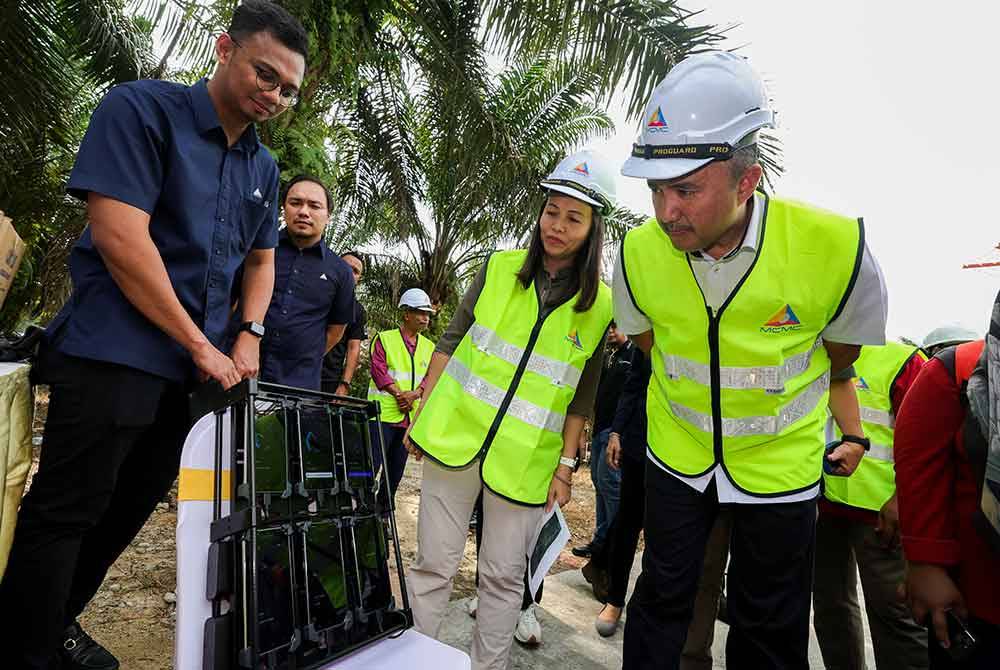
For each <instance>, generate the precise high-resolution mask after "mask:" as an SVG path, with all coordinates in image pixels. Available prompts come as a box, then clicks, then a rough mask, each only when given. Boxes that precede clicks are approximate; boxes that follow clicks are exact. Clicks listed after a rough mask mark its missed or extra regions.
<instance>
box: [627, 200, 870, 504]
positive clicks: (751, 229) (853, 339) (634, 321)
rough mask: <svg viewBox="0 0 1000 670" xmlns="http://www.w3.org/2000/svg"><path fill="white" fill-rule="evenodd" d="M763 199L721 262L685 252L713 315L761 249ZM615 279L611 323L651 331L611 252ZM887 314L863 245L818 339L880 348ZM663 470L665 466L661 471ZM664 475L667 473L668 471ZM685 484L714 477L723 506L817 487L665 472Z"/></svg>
mask: <svg viewBox="0 0 1000 670" xmlns="http://www.w3.org/2000/svg"><path fill="white" fill-rule="evenodd" d="M764 202H765V201H764V195H763V194H761V193H755V194H754V200H753V211H752V212H751V214H750V223H749V225H748V226H747V230H746V234H745V235H744V237H743V242H742V243H741V244H740V246H739V247H738V248H737V249H734V250H733V251H731V252H730V253H728V254H726V255H725V256H723V257H722V258H719V259H714V258H712V257H711V256H709V255H708V254H705V253H703V252H695V253H691V254H688V256H689V257H690V259H691V270H692V271H693V272H694V277H695V280H696V281H697V282H698V286H699V287H701V291H702V293H703V294H704V295H705V303H706V304H707V305H708V307H709V308H710V309H711V310H712V312H713V313H715V312H717V311H718V309H719V308H720V307H721V306H722V304H723V303H724V302H725V301H726V300H727V299H728V298H729V295H730V294H731V293H732V292H733V289H734V288H736V285H737V283H739V281H740V279H741V278H742V277H743V275H745V274H746V272H747V270H748V269H749V268H750V265H751V263H753V260H754V258H755V257H756V255H757V249H758V248H759V247H760V240H759V237H760V233H761V215H762V212H763V211H764ZM615 259H616V260H615V276H614V283H613V286H612V291H613V294H614V302H615V322H616V324H617V325H618V328H619V329H620V330H621V331H623V332H624V333H626V334H627V335H637V334H639V333H645V332H646V331H649V330H652V328H653V325H652V322H650V320H649V318H648V317H646V315H645V314H643V313H642V312H640V311H639V308H638V307H636V305H635V303H633V302H632V296H631V294H630V293H629V290H628V287H627V285H626V283H625V280H624V275H623V271H622V263H621V254H615ZM887 316H888V296H887V295H886V290H885V278H884V277H883V276H882V269H881V268H880V267H879V265H878V262H877V261H876V260H875V257H874V256H872V253H871V251H870V250H869V249H868V244H867V243H866V244H865V250H864V255H863V257H862V259H861V269H860V271H859V272H858V277H857V280H856V281H855V283H854V287H853V288H852V289H851V294H850V296H848V298H847V302H846V303H845V305H844V309H843V310H842V311H841V313H840V315H839V316H838V317H837V318H836V319H835V320H834V321H833V322H832V323H830V324H829V325H828V326H827V327H826V329H825V330H823V333H822V336H823V339H824V340H827V341H829V342H837V343H839V344H857V345H880V344H885V323H886V318H887ZM647 454H649V458H650V460H651V461H652V462H653V463H655V464H656V465H657V466H658V467H660V468H663V466H662V465H661V464H660V462H659V461H657V460H656V459H655V458H653V457H652V455H651V452H648V451H647ZM663 469H664V470H666V468H663ZM667 472H669V470H667ZM670 474H672V475H673V476H674V477H677V478H678V479H680V480H681V481H683V482H684V483H686V484H688V485H689V486H691V487H693V488H695V489H697V490H698V491H704V490H705V489H706V488H707V487H708V485H709V483H710V482H711V481H712V478H713V477H714V478H715V483H716V489H717V491H718V494H719V502H723V503H781V502H798V501H800V500H809V499H811V498H815V497H816V496H817V495H818V494H819V484H817V485H816V486H814V487H811V488H809V489H808V490H806V491H801V492H799V493H793V494H791V495H787V496H778V497H772V498H760V497H757V496H752V495H749V494H747V493H743V492H742V491H740V490H738V489H737V488H736V486H735V485H734V484H733V482H732V481H731V480H730V479H729V476H728V475H726V472H725V470H723V469H722V464H721V463H720V464H718V465H716V466H715V467H714V468H713V469H712V470H710V471H709V472H708V473H706V474H704V475H702V476H701V477H684V476H681V475H678V474H676V473H672V472H671V473H670Z"/></svg>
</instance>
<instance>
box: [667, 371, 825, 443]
mask: <svg viewBox="0 0 1000 670" xmlns="http://www.w3.org/2000/svg"><path fill="white" fill-rule="evenodd" d="M829 388H830V373H829V372H828V373H826V374H824V375H823V376H822V377H820V378H819V379H817V380H816V381H814V382H813V383H812V384H810V385H809V386H808V388H806V390H805V391H804V392H802V393H800V394H799V395H797V396H795V398H794V399H793V400H791V401H790V402H788V403H787V404H785V405H782V406H781V408H780V409H779V410H778V414H777V415H774V416H747V417H743V418H742V419H723V420H722V435H723V437H743V436H746V435H777V434H778V433H780V432H781V431H783V430H785V429H786V428H788V427H789V426H791V425H792V424H793V423H795V422H796V421H800V420H801V419H803V418H805V417H807V416H809V414H810V413H811V412H813V411H815V409H816V408H817V407H818V406H819V403H820V401H821V400H823V399H825V398H826V393H827V390H829ZM670 409H671V410H672V411H673V413H674V415H675V416H677V417H679V418H681V419H684V420H685V421H687V422H688V423H690V424H693V425H694V426H697V427H698V429H699V430H701V431H703V432H706V433H711V432H712V430H713V428H712V416H711V415H710V414H702V413H700V412H696V411H695V410H693V409H690V408H689V407H685V406H683V405H681V404H679V403H675V402H673V401H671V402H670Z"/></svg>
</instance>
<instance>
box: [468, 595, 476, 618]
mask: <svg viewBox="0 0 1000 670" xmlns="http://www.w3.org/2000/svg"><path fill="white" fill-rule="evenodd" d="M477 609H479V596H472V598H471V599H469V602H467V603H465V611H466V612H468V614H469V616H471V617H472V618H473V619H475V618H476V610H477Z"/></svg>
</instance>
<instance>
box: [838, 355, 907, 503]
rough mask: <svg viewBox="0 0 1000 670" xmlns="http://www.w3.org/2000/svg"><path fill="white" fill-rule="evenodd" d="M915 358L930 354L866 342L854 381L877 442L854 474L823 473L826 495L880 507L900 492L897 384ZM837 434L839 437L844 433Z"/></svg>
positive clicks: (867, 430)
mask: <svg viewBox="0 0 1000 670" xmlns="http://www.w3.org/2000/svg"><path fill="white" fill-rule="evenodd" d="M914 357H919V358H921V359H923V358H924V356H923V354H922V353H920V352H919V351H918V350H917V349H916V347H911V346H909V345H905V344H900V343H897V342H887V343H886V344H885V345H884V346H865V347H862V348H861V355H860V356H858V360H856V361H855V362H854V371H855V373H856V374H857V377H856V378H855V380H854V386H855V390H856V392H857V396H858V405H859V408H860V410H861V428H862V430H863V431H864V434H865V437H867V438H868V439H869V440H871V443H872V446H871V449H869V450H868V452H866V453H865V455H864V458H862V459H861V463H859V464H858V467H857V469H856V470H855V471H854V473H853V474H851V476H850V477H832V476H829V475H824V476H823V495H824V497H825V498H826V499H827V500H831V501H833V502H836V503H840V504H842V505H849V506H851V507H857V508H860V509H867V510H872V511H878V510H880V509H882V506H883V505H884V504H885V502H886V501H887V500H888V499H889V498H891V497H892V494H893V493H894V492H895V491H896V473H895V470H894V469H893V463H894V462H895V460H896V459H895V455H894V453H893V429H894V427H895V425H896V417H894V416H893V414H892V387H893V384H895V382H896V379H897V378H898V377H899V375H900V373H901V372H902V371H903V370H904V369H905V367H906V366H907V365H908V364H909V363H910V360H911V359H912V358H914ZM835 434H836V435H837V436H838V437H839V436H840V432H839V431H836V432H835Z"/></svg>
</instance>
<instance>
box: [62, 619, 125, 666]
mask: <svg viewBox="0 0 1000 670" xmlns="http://www.w3.org/2000/svg"><path fill="white" fill-rule="evenodd" d="M60 656H62V661H63V668H64V670H118V659H117V658H115V657H114V656H112V655H111V652H110V651H108V650H107V649H105V648H104V647H102V646H101V645H100V644H98V643H97V642H95V641H94V638H92V637H90V636H89V635H87V633H85V632H84V630H83V629H82V628H80V624H79V623H77V622H76V621H74V622H73V625H72V626H69V627H67V628H66V630H65V631H63V644H62V649H61V650H60Z"/></svg>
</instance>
